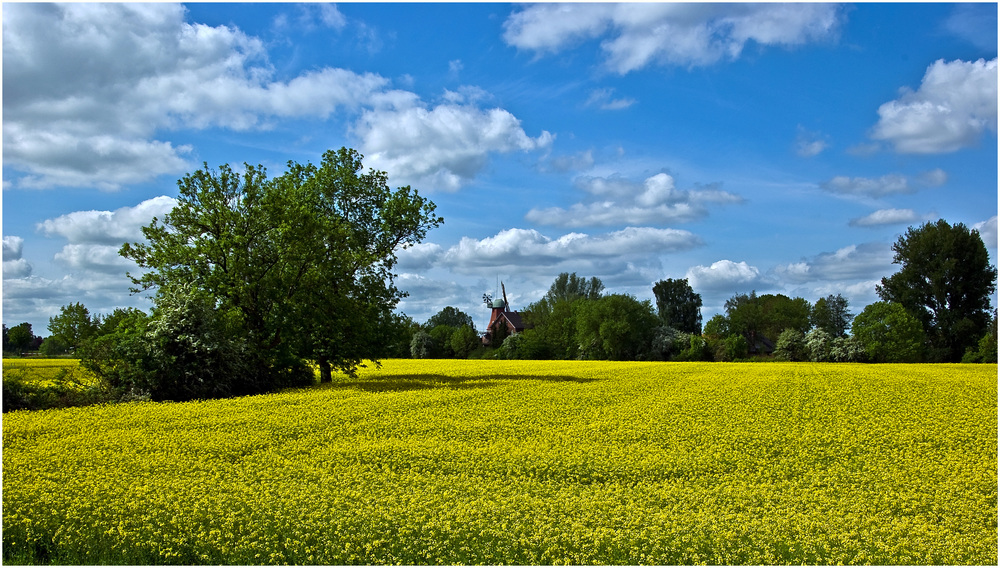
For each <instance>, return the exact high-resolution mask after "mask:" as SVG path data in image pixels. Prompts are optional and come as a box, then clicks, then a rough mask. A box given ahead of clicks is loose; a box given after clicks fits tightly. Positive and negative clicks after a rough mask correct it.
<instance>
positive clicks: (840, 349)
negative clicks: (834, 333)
mask: <svg viewBox="0 0 1000 568" xmlns="http://www.w3.org/2000/svg"><path fill="white" fill-rule="evenodd" d="M830 360H831V361H834V362H836V363H864V362H867V361H868V354H867V353H866V352H865V347H864V345H862V344H861V342H860V341H859V340H858V338H856V337H835V338H833V341H831V342H830Z"/></svg>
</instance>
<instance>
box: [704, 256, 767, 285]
mask: <svg viewBox="0 0 1000 568" xmlns="http://www.w3.org/2000/svg"><path fill="white" fill-rule="evenodd" d="M685 278H687V279H688V281H689V282H690V283H691V287H692V288H694V289H695V290H707V291H710V292H718V291H728V290H736V289H746V288H752V287H754V286H756V285H758V284H760V283H761V282H762V278H761V273H760V270H759V269H757V267H756V266H751V265H749V264H747V263H746V262H743V261H741V262H733V261H731V260H727V259H723V260H719V261H716V262H713V263H712V264H711V265H709V266H702V265H698V266H692V267H691V268H689V269H688V271H687V274H686V275H685Z"/></svg>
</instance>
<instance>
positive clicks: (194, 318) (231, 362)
mask: <svg viewBox="0 0 1000 568" xmlns="http://www.w3.org/2000/svg"><path fill="white" fill-rule="evenodd" d="M241 329H242V328H241V326H240V325H239V322H238V321H237V320H236V319H235V318H232V317H229V315H228V314H225V313H220V312H218V311H217V310H216V309H215V307H214V302H213V301H212V300H211V299H210V298H208V297H207V296H204V295H201V294H199V293H198V292H196V291H195V290H194V289H193V288H192V287H188V286H178V287H176V288H174V289H170V290H166V291H162V290H161V294H160V296H158V297H157V304H156V307H155V308H154V310H153V315H152V316H151V317H149V318H146V317H145V315H144V314H142V313H141V312H139V313H131V314H128V315H127V316H126V317H124V318H122V319H121V320H120V321H119V322H118V324H117V327H116V328H115V330H114V331H113V332H111V333H108V334H105V335H102V336H99V337H97V338H96V339H94V340H93V341H91V342H90V344H89V345H86V346H85V347H84V348H83V349H82V350H81V351H83V353H82V354H81V360H80V365H81V366H83V367H84V368H86V369H88V370H90V371H91V372H93V373H94V375H96V376H97V377H98V379H99V380H100V381H101V382H102V384H103V385H104V386H105V387H106V388H107V389H108V390H110V391H111V392H113V393H114V394H115V396H116V397H118V398H119V399H145V398H149V399H152V400H175V401H181V400H193V399H200V398H220V397H227V396H234V395H245V394H256V393H259V392H264V391H266V390H270V389H273V388H282V387H289V386H300V385H305V384H309V383H311V382H312V381H313V380H314V375H313V373H312V371H311V370H310V369H308V368H307V367H306V365H305V364H304V363H302V362H301V361H299V360H292V359H289V360H280V361H279V360H274V358H273V357H272V360H271V361H270V368H261V367H260V366H257V365H253V366H252V365H248V364H246V363H245V362H246V361H254V360H260V358H253V357H250V356H249V354H248V353H246V351H247V346H246V344H245V343H244V342H243V341H242V340H241V337H242V336H241ZM279 355H280V352H279ZM279 355H275V357H277V356H279ZM279 371H280V372H279Z"/></svg>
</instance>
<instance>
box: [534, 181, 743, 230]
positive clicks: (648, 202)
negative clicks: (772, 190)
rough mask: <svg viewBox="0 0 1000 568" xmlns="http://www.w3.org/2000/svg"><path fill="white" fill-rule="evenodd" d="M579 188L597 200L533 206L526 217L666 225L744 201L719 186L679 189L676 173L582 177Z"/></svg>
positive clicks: (563, 223) (543, 221)
mask: <svg viewBox="0 0 1000 568" xmlns="http://www.w3.org/2000/svg"><path fill="white" fill-rule="evenodd" d="M576 185H577V187H578V188H580V189H582V190H583V191H584V192H586V193H587V194H589V195H592V196H595V197H596V198H597V199H595V200H589V201H587V202H584V203H576V204H574V205H572V206H570V207H569V208H568V209H564V208H562V207H549V208H544V209H538V208H535V209H531V210H530V211H528V213H527V214H526V215H525V219H527V220H528V221H531V222H533V223H537V224H539V225H551V226H557V227H592V226H613V225H626V224H636V225H665V224H668V223H678V222H686V221H692V220H694V219H699V218H702V217H704V216H705V215H707V214H708V210H707V208H706V207H705V206H704V204H705V203H717V204H724V203H740V202H742V201H743V199H742V198H741V197H739V196H738V195H734V194H732V193H728V192H726V191H722V190H720V189H718V188H715V187H709V188H707V189H694V190H679V189H677V187H676V184H675V181H674V178H673V176H671V175H669V174H665V173H659V174H656V175H653V176H650V177H649V178H646V180H644V181H643V182H642V183H635V182H633V181H630V180H627V179H624V178H621V177H617V176H615V177H606V178H602V177H581V178H579V179H577V180H576Z"/></svg>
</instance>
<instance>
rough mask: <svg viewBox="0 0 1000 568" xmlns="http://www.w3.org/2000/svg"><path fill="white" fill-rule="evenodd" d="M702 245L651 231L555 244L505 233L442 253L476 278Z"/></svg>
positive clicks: (574, 237)
mask: <svg viewBox="0 0 1000 568" xmlns="http://www.w3.org/2000/svg"><path fill="white" fill-rule="evenodd" d="M700 244H701V240H700V239H699V238H698V237H697V236H696V235H694V234H693V233H690V232H688V231H682V230H677V229H656V228H652V227H626V228H625V229H622V230H621V231H614V232H611V233H606V234H603V235H595V236H591V235H586V234H583V233H568V234H565V235H563V236H561V237H559V238H557V239H551V238H549V237H546V236H545V235H543V234H541V233H539V232H538V231H536V230H534V229H507V230H504V231H500V232H499V233H497V234H496V235H495V236H493V237H487V238H485V239H482V240H476V239H472V238H469V237H463V238H462V240H461V241H460V242H459V243H458V244H457V245H455V246H453V247H451V248H450V249H448V251H447V252H445V254H444V256H443V258H442V262H443V263H445V264H447V265H448V266H450V267H452V268H453V269H454V270H456V271H459V272H469V271H471V272H479V271H481V269H482V268H483V267H504V266H513V267H521V268H525V267H529V266H549V267H551V266H557V265H560V264H563V263H571V262H573V261H577V260H595V259H616V260H618V259H621V258H623V257H640V256H641V257H645V256H648V255H649V254H650V253H657V252H659V253H669V252H677V251H682V250H688V249H691V248H693V247H696V246H698V245H700Z"/></svg>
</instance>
